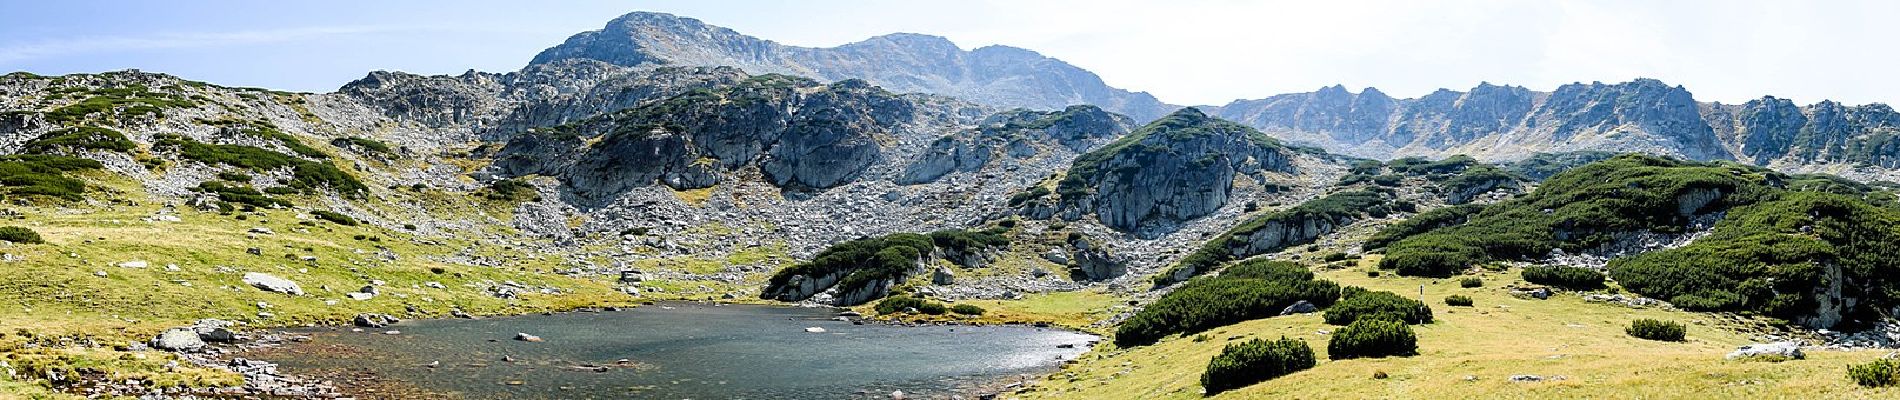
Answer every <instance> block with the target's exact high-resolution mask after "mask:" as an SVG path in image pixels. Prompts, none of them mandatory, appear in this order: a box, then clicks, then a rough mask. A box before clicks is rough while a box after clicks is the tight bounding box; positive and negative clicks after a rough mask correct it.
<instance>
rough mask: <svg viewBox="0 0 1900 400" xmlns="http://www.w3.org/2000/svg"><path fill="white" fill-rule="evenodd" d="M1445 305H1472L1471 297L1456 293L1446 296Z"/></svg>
mask: <svg viewBox="0 0 1900 400" xmlns="http://www.w3.org/2000/svg"><path fill="white" fill-rule="evenodd" d="M1445 305H1448V306H1457V307H1470V306H1471V297H1470V296H1465V295H1462V294H1454V295H1450V296H1445Z"/></svg>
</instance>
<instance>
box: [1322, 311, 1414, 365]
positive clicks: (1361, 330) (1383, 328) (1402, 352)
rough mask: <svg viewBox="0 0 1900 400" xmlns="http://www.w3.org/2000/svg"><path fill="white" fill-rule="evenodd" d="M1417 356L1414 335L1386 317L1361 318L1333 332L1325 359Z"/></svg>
mask: <svg viewBox="0 0 1900 400" xmlns="http://www.w3.org/2000/svg"><path fill="white" fill-rule="evenodd" d="M1415 354H1418V336H1417V335H1415V334H1413V333H1412V327H1411V326H1410V325H1406V324H1405V322H1404V321H1399V320H1396V319H1391V318H1387V317H1379V318H1363V319H1359V320H1357V321H1353V322H1352V324H1351V325H1346V326H1345V327H1343V328H1339V330H1337V331H1334V332H1333V336H1332V339H1330V340H1328V341H1327V342H1326V357H1327V358H1331V359H1334V360H1344V359H1350V358H1378V357H1388V356H1410V355H1415Z"/></svg>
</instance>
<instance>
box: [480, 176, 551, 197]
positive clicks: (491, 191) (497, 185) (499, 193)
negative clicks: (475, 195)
mask: <svg viewBox="0 0 1900 400" xmlns="http://www.w3.org/2000/svg"><path fill="white" fill-rule="evenodd" d="M538 193H539V192H537V191H535V189H534V185H530V184H528V182H527V181H523V180H521V179H520V178H508V179H501V180H496V181H494V182H492V183H489V184H488V187H486V188H483V190H482V197H486V198H488V199H489V200H495V201H528V200H532V199H534V198H535V197H537V196H538Z"/></svg>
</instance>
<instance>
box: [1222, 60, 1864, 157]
mask: <svg viewBox="0 0 1900 400" xmlns="http://www.w3.org/2000/svg"><path fill="white" fill-rule="evenodd" d="M1212 113H1213V114H1215V115H1219V116H1221V117H1223V118H1229V119H1233V120H1235V121H1239V122H1242V123H1245V124H1248V125H1251V126H1254V127H1257V128H1260V129H1263V130H1266V131H1268V132H1272V133H1274V134H1277V135H1284V136H1287V137H1289V138H1290V139H1291V140H1295V141H1299V142H1306V143H1314V144H1318V145H1320V146H1323V147H1326V148H1328V149H1332V150H1334V151H1339V152H1343V153H1346V154H1353V155H1358V156H1365V157H1373V158H1391V157H1397V156H1407V155H1423V156H1447V155H1452V154H1470V155H1475V156H1478V157H1480V158H1484V159H1488V160H1500V161H1509V160H1517V159H1521V158H1524V157H1527V156H1529V155H1531V154H1534V153H1538V152H1569V151H1630V152H1644V153H1651V154H1663V155H1671V156H1678V157H1683V158H1688V159H1695V160H1737V161H1742V162H1747V163H1751V164H1755V165H1763V166H1772V167H1776V168H1784V169H1790V170H1798V171H1828V172H1837V173H1846V174H1849V175H1854V176H1859V177H1863V178H1881V179H1884V178H1887V177H1890V176H1892V175H1893V174H1892V172H1891V171H1890V170H1891V169H1892V168H1893V166H1894V165H1895V162H1896V160H1895V156H1896V155H1900V153H1895V151H1894V150H1895V149H1894V148H1893V147H1892V146H1893V145H1892V143H1890V142H1891V140H1889V138H1890V137H1891V136H1892V135H1893V132H1895V130H1896V129H1900V128H1897V127H1900V125H1896V123H1895V121H1896V118H1900V114H1896V113H1895V112H1894V111H1893V109H1892V108H1891V107H1888V106H1886V105H1883V104H1870V105H1862V106H1847V105H1842V104H1840V103H1836V102H1832V101H1822V102H1820V103H1816V104H1813V105H1808V106H1799V105H1796V104H1794V103H1793V102H1791V101H1789V100H1786V99H1779V98H1775V97H1772V96H1770V97H1763V98H1761V99H1758V100H1752V101H1749V102H1747V103H1744V104H1721V103H1704V102H1698V101H1696V100H1695V98H1694V96H1693V95H1692V94H1691V93H1690V92H1689V91H1688V90H1687V89H1685V88H1683V87H1681V86H1669V85H1668V84H1665V83H1663V82H1661V81H1657V80H1653V79H1638V80H1634V81H1630V82H1624V83H1617V84H1604V83H1600V82H1594V83H1589V84H1583V83H1574V84H1569V85H1564V86H1561V87H1558V88H1557V90H1555V91H1552V92H1548V93H1546V92H1537V91H1532V90H1529V89H1526V88H1523V87H1518V86H1498V85H1492V84H1489V83H1484V84H1480V85H1478V86H1477V87H1474V88H1472V89H1471V90H1469V91H1465V92H1458V91H1451V90H1443V89H1441V90H1439V91H1436V92H1433V93H1431V94H1427V95H1425V96H1423V97H1419V98H1416V99H1395V98H1392V97H1391V96H1388V95H1386V94H1385V93H1383V92H1380V91H1379V90H1378V89H1374V88H1367V89H1366V90H1364V91H1361V92H1359V93H1352V92H1350V91H1348V90H1347V89H1346V88H1344V87H1341V86H1331V87H1326V88H1321V89H1320V90H1318V91H1314V92H1310V93H1293V94H1283V95H1277V96H1272V97H1268V98H1265V99H1258V100H1238V101H1234V102H1232V103H1228V104H1227V105H1224V106H1221V107H1218V108H1215V109H1213V111H1212Z"/></svg>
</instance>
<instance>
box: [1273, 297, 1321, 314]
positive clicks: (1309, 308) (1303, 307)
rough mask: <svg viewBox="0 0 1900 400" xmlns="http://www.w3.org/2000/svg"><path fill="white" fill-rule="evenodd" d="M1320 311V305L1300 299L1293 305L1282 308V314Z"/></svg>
mask: <svg viewBox="0 0 1900 400" xmlns="http://www.w3.org/2000/svg"><path fill="white" fill-rule="evenodd" d="M1318 311H1319V307H1316V306H1314V305H1313V303H1309V302H1307V301H1306V300H1300V301H1297V302H1294V303H1293V305H1290V306H1286V309H1283V310H1280V315H1293V314H1306V313H1313V312H1318Z"/></svg>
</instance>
